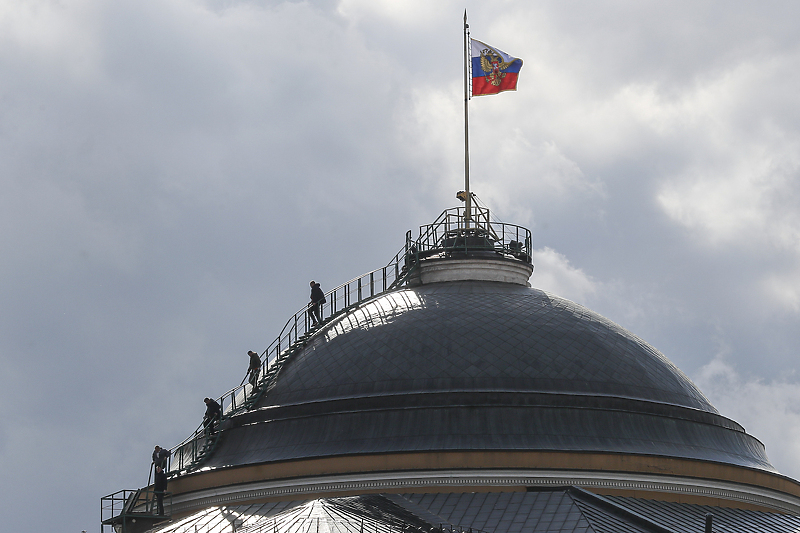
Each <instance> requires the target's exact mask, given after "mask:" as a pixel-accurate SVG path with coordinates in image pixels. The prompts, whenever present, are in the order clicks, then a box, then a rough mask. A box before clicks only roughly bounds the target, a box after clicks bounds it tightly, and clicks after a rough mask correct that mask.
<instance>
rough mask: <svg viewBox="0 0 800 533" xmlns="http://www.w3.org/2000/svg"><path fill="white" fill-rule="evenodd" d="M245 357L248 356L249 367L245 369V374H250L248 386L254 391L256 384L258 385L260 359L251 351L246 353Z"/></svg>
mask: <svg viewBox="0 0 800 533" xmlns="http://www.w3.org/2000/svg"><path fill="white" fill-rule="evenodd" d="M247 355H249V356H250V366H249V367H248V368H247V372H248V373H249V374H250V385H251V386H252V387H253V388H254V389H255V388H256V383H258V374H259V372H261V359H260V358H259V357H258V354H257V353H256V352H254V351H252V350H250V351H249V352H247Z"/></svg>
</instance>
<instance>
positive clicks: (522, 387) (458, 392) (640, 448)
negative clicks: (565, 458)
mask: <svg viewBox="0 0 800 533" xmlns="http://www.w3.org/2000/svg"><path fill="white" fill-rule="evenodd" d="M226 424H227V427H226V438H225V439H224V440H223V441H222V443H221V444H220V446H219V448H218V449H217V450H216V452H215V453H214V454H213V456H212V457H211V458H210V459H209V461H208V463H206V466H209V467H212V468H213V467H220V466H232V465H244V464H255V463H265V462H274V461H287V460H293V459H306V458H318V457H332V456H342V455H358V454H374V453H403V452H414V451H437V450H441V451H454V450H459V451H461V450H464V451H466V450H505V451H531V450H559V451H594V452H610V453H624V454H651V455H659V456H666V457H678V458H688V459H698V460H704V461H716V462H722V463H728V464H734V465H739V466H745V467H751V468H758V469H761V470H767V471H771V472H774V469H773V467H772V466H771V465H770V463H769V461H768V459H767V457H766V454H765V451H764V447H763V445H762V444H761V443H760V442H759V441H758V440H756V439H755V438H753V437H752V436H750V435H748V434H747V433H745V432H744V429H743V428H742V427H741V426H739V425H738V424H737V423H735V422H733V421H731V420H729V419H727V418H725V417H722V416H720V415H719V414H718V412H717V411H716V409H714V407H713V406H712V405H711V404H710V403H709V401H708V400H707V399H706V398H705V397H704V396H703V394H702V393H701V392H700V391H699V390H698V389H697V388H696V387H695V386H694V384H693V383H692V382H691V381H690V380H689V379H688V378H687V377H686V376H685V375H684V374H683V373H682V372H681V371H680V370H679V369H678V368H677V367H675V366H674V365H673V364H672V363H671V362H670V361H669V360H667V359H666V358H665V357H664V356H663V355H662V354H661V353H659V352H658V351H657V350H655V349H654V348H653V347H651V346H650V345H648V344H647V343H645V342H644V341H642V340H641V339H639V338H638V337H636V336H635V335H633V334H631V333H630V332H628V331H626V330H625V329H623V328H621V327H620V326H618V325H616V324H614V323H613V322H611V321H609V320H607V319H605V318H603V317H602V316H600V315H598V314H597V313H594V312H592V311H590V310H588V309H586V308H584V307H582V306H580V305H577V304H575V303H573V302H570V301H568V300H565V299H563V298H559V297H557V296H554V295H552V294H548V293H546V292H544V291H541V290H537V289H531V288H527V287H524V286H520V285H514V284H509V283H497V282H487V281H459V282H444V283H432V284H428V285H423V286H420V287H415V288H406V289H403V290H398V291H395V292H391V293H388V294H384V295H382V296H380V297H378V298H375V299H373V300H371V301H369V302H367V303H365V304H363V305H362V306H360V307H359V308H357V309H354V310H352V311H350V312H348V313H347V314H345V315H343V316H342V317H340V318H339V319H337V320H335V321H333V322H332V323H331V324H329V325H328V326H327V327H326V328H325V329H324V330H323V331H321V332H319V333H318V334H317V335H316V336H315V337H314V338H313V340H312V341H311V342H310V343H309V344H308V346H306V347H305V349H303V350H302V351H301V352H299V353H298V354H296V355H294V356H293V357H292V359H291V360H289V361H288V362H287V363H286V364H285V365H284V367H283V368H282V370H281V371H280V374H279V375H278V378H277V380H276V382H275V386H274V388H272V390H270V392H269V393H268V394H267V395H265V396H264V397H262V399H261V400H260V402H259V404H258V406H257V408H256V409H254V410H251V411H250V412H247V413H243V414H241V415H237V416H235V417H232V418H231V419H230V420H228V421H226Z"/></svg>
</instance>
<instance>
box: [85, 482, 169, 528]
mask: <svg viewBox="0 0 800 533" xmlns="http://www.w3.org/2000/svg"><path fill="white" fill-rule="evenodd" d="M156 496H157V494H156V493H155V491H153V489H152V488H150V487H147V488H144V489H136V490H120V491H117V492H115V493H113V494H109V495H108V496H104V497H103V498H100V520H101V522H102V524H104V525H110V524H111V523H112V522H114V521H116V520H117V519H119V520H122V519H123V518H124V517H126V516H131V517H136V516H142V515H145V516H153V517H164V519H167V518H169V517H170V516H171V514H172V512H171V511H172V493H170V492H164V501H163V503H164V514H163V515H159V514H157V511H158V509H157V508H156Z"/></svg>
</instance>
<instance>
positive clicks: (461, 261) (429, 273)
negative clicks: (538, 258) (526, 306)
mask: <svg viewBox="0 0 800 533" xmlns="http://www.w3.org/2000/svg"><path fill="white" fill-rule="evenodd" d="M532 273H533V265H531V264H529V263H525V262H523V261H518V260H515V259H504V258H501V257H492V258H488V257H463V258H459V257H442V258H431V259H425V260H423V261H421V262H420V264H419V265H418V266H417V269H416V272H414V273H413V274H411V276H410V277H409V279H408V285H409V286H410V287H417V286H420V285H427V284H428V283H441V282H445V281H499V282H501V283H514V284H516V285H522V286H525V287H530V284H529V283H528V279H529V278H530V277H531V274H532Z"/></svg>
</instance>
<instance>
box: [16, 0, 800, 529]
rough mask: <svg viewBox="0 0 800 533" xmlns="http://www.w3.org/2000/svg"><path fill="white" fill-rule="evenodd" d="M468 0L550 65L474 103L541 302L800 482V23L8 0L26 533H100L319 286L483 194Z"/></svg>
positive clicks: (695, 7)
mask: <svg viewBox="0 0 800 533" xmlns="http://www.w3.org/2000/svg"><path fill="white" fill-rule="evenodd" d="M465 7H466V8H468V10H469V15H470V23H471V30H472V36H473V37H475V38H476V39H480V40H482V41H485V42H487V43H489V44H492V45H494V46H497V47H499V48H501V49H502V50H504V51H505V52H507V53H509V54H511V55H513V56H517V57H521V58H523V59H524V62H525V63H524V67H523V69H522V73H521V76H520V83H519V90H518V91H517V92H516V93H504V94H501V95H499V96H492V97H483V98H478V99H475V100H473V101H472V103H471V107H470V124H471V152H472V158H471V166H472V174H471V184H472V188H473V190H474V191H475V192H476V193H477V194H478V196H479V197H480V198H481V199H482V200H483V201H484V202H485V203H486V204H488V205H489V206H490V207H491V208H492V209H493V210H494V212H495V214H496V216H497V217H498V218H500V219H501V220H504V221H507V222H514V223H517V224H521V225H525V226H527V227H529V228H531V229H532V230H533V232H534V244H535V247H536V256H535V262H536V272H535V274H534V276H533V278H532V280H531V282H532V284H533V285H534V286H535V287H539V288H543V289H545V290H549V291H551V292H554V293H556V294H558V295H561V296H564V297H567V298H570V299H572V300H574V301H577V302H579V303H582V304H584V305H586V306H588V307H590V308H591V309H593V310H595V311H598V312H599V313H601V314H603V315H605V316H607V317H609V318H610V319H612V320H614V321H616V322H618V323H620V324H621V325H623V326H624V327H626V328H628V329H629V330H631V331H633V332H634V333H636V334H638V335H639V336H641V337H642V338H644V339H646V340H647V341H649V342H650V343H651V344H653V345H654V346H656V347H657V348H658V349H660V350H661V351H662V352H663V353H664V354H665V355H666V356H667V357H669V358H670V359H671V360H672V361H673V362H675V363H676V364H677V365H678V366H679V367H680V368H682V369H683V370H684V371H685V372H686V373H687V374H688V375H689V376H690V377H692V379H694V380H695V382H696V383H697V384H698V385H699V386H700V388H701V389H702V390H703V391H704V392H705V393H706V394H707V395H708V397H709V398H710V399H711V401H712V403H714V404H715V405H716V406H717V408H718V409H719V410H720V411H721V412H722V413H723V414H724V415H726V416H728V417H730V418H733V419H735V420H737V421H738V422H740V423H741V424H743V425H744V426H745V427H746V428H747V430H748V432H750V433H751V434H753V435H755V436H756V437H758V438H760V439H761V440H762V441H763V442H764V443H765V444H766V447H767V452H768V454H769V456H770V458H771V460H772V462H773V464H774V465H775V466H776V467H777V468H778V469H779V470H780V471H781V472H783V473H785V474H787V475H790V476H793V477H795V478H798V477H800V455H799V454H798V452H800V407H798V405H800V375H798V373H797V369H798V360H797V357H796V349H797V347H798V346H800V328H798V327H797V325H798V318H800V183H799V182H798V178H799V177H800V32H798V22H797V21H798V20H800V8H799V7H797V4H796V3H795V2H790V1H788V0H786V1H762V2H743V1H734V0H726V1H697V0H692V1H688V0H687V1H681V0H676V1H672V2H648V1H639V0H635V1H634V0H629V1H626V0H616V1H611V0H609V1H600V2H588V1H583V2H580V1H569V0H558V1H555V0H533V1H531V0H503V1H486V0H484V1H480V2H477V1H472V0H468V1H467V2H466V3H464V2H452V1H450V0H439V1H437V2H431V1H430V0H402V1H401V0H394V1H379V0H319V1H307V2H290V1H285V2H284V1H256V0H253V1H236V0H218V1H214V0H116V1H114V2H105V1H100V0H61V1H58V0H0V187H2V189H1V190H2V194H0V254H2V261H0V273H1V274H2V275H0V358H2V360H1V362H2V372H0V391H2V401H3V405H4V416H3V423H2V425H0V464H2V467H3V474H2V480H3V481H2V484H0V513H1V514H2V521H3V529H4V530H8V531H22V532H24V531H67V532H70V531H71V532H75V533H78V532H80V531H81V530H84V529H85V530H88V531H96V528H97V527H98V522H99V499H100V497H101V496H104V495H106V494H109V493H111V492H115V491H117V490H120V489H123V488H136V487H139V486H142V485H144V484H145V482H146V481H147V474H148V466H149V454H150V452H151V450H152V447H153V445H154V444H161V445H164V446H167V447H170V446H172V445H174V444H176V443H178V442H179V441H180V440H182V439H183V438H184V437H186V436H187V435H188V434H189V433H190V432H191V431H192V430H193V429H194V428H195V427H196V426H197V424H198V423H199V421H200V419H201V417H202V413H203V410H204V405H203V403H202V398H203V397H204V396H213V395H219V394H221V393H223V392H224V391H225V390H227V389H229V388H230V387H232V386H234V385H236V384H237V383H239V381H240V380H241V378H242V376H243V375H244V371H245V369H246V367H247V356H246V352H247V350H249V349H254V350H258V351H261V350H263V349H264V348H265V347H266V346H267V344H268V343H269V341H270V340H271V339H272V338H273V337H274V336H275V335H276V334H277V333H278V331H279V329H280V327H281V326H282V324H283V322H284V321H285V320H286V319H287V318H288V317H289V316H290V315H291V314H292V313H293V312H294V311H296V310H297V309H299V308H300V307H301V306H302V305H303V304H304V302H305V301H306V300H307V298H308V280H309V279H312V278H314V279H317V280H318V281H320V282H321V283H322V286H323V288H331V287H333V286H335V285H338V284H340V283H342V282H344V281H346V280H348V279H350V278H352V277H355V276H357V275H359V274H361V273H363V272H366V271H369V270H372V269H374V268H377V267H380V266H382V265H384V264H385V263H386V262H387V261H388V260H389V258H390V257H391V256H392V255H393V254H394V253H395V252H396V251H397V250H398V249H399V248H400V246H401V245H402V244H403V239H404V234H405V231H406V230H408V229H412V228H418V227H419V225H421V224H426V223H429V222H431V221H433V219H434V218H435V217H436V216H437V215H438V213H439V212H440V211H441V210H443V209H445V208H447V207H453V206H454V205H456V204H457V203H458V202H457V201H456V200H455V198H454V195H455V192H456V191H458V190H459V189H461V188H462V187H463V96H462V95H463V89H462V83H463V82H462V68H463V67H462V56H461V53H462V51H461V46H462V16H463V12H464V8H465ZM33 513H36V514H35V516H33Z"/></svg>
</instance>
